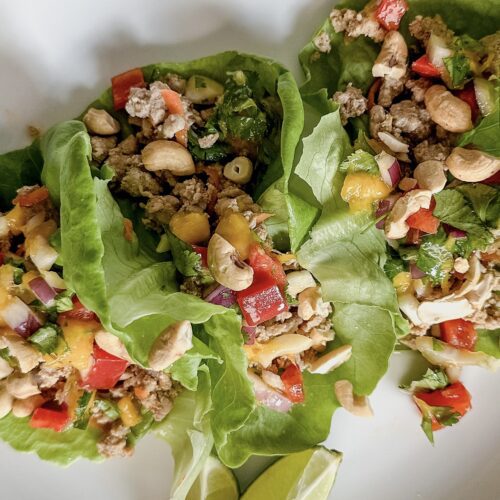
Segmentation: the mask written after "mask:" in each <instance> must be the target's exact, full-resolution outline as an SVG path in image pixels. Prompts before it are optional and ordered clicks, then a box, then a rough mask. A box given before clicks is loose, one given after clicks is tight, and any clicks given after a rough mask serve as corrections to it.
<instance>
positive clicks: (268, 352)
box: [243, 333, 313, 368]
mask: <svg viewBox="0 0 500 500" xmlns="http://www.w3.org/2000/svg"><path fill="white" fill-rule="evenodd" d="M312 343H313V342H312V340H311V339H310V338H309V337H306V336H304V335H299V334H297V333H285V334H284V335H280V336H279V337H274V338H273V339H271V340H270V341H269V342H266V343H265V344H261V343H259V342H256V343H255V344H252V345H245V346H243V349H244V350H245V352H246V355H247V358H248V361H249V362H250V363H259V364H261V365H262V366H263V367H264V368H267V367H268V366H269V365H270V364H271V363H272V362H273V359H276V358H279V357H281V356H291V355H294V354H300V353H302V352H304V351H307V350H308V349H309V348H310V347H311V346H312Z"/></svg>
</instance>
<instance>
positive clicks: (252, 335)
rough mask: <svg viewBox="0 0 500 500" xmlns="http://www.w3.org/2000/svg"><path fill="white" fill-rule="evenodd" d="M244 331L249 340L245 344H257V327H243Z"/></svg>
mask: <svg viewBox="0 0 500 500" xmlns="http://www.w3.org/2000/svg"><path fill="white" fill-rule="evenodd" d="M242 330H243V331H244V332H245V333H246V334H247V336H248V340H247V341H246V342H245V344H246V345H253V344H255V326H246V325H245V326H243V328H242Z"/></svg>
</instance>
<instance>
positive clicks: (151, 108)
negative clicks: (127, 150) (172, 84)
mask: <svg viewBox="0 0 500 500" xmlns="http://www.w3.org/2000/svg"><path fill="white" fill-rule="evenodd" d="M167 88H168V85H166V84H165V83H162V82H154V83H152V84H151V85H150V86H149V89H145V88H136V87H133V88H131V89H130V94H129V98H128V101H127V104H126V105H125V109H126V110H127V113H128V114H129V115H130V116H132V117H136V118H149V119H150V120H151V123H152V124H153V125H158V124H160V123H161V122H162V121H163V120H164V119H165V100H164V99H163V95H162V93H161V90H162V89H167Z"/></svg>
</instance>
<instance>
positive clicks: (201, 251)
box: [192, 245, 208, 267]
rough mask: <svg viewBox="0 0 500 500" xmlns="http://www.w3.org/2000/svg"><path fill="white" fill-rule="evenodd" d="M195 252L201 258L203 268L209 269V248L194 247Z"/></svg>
mask: <svg viewBox="0 0 500 500" xmlns="http://www.w3.org/2000/svg"><path fill="white" fill-rule="evenodd" d="M192 247H193V250H194V251H195V252H196V253H197V254H198V255H199V256H200V257H201V265H202V266H203V267H208V260H207V247H199V246H198V245H192Z"/></svg>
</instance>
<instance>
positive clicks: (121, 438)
mask: <svg viewBox="0 0 500 500" xmlns="http://www.w3.org/2000/svg"><path fill="white" fill-rule="evenodd" d="M129 432H130V429H129V428H128V427H125V426H124V425H122V424H118V423H117V424H113V425H112V426H111V427H110V428H109V429H108V430H107V431H106V433H105V434H104V437H103V438H102V439H101V441H100V442H99V443H97V450H98V451H99V453H100V454H101V455H102V456H104V457H107V458H111V457H127V456H130V455H131V453H132V450H131V449H130V448H128V447H127V436H128V434H129Z"/></svg>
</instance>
